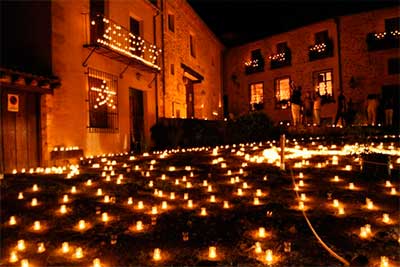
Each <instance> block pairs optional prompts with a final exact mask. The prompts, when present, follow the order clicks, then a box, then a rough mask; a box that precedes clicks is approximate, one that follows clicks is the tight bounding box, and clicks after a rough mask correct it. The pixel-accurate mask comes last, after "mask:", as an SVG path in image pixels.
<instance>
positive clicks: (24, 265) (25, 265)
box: [21, 259, 29, 267]
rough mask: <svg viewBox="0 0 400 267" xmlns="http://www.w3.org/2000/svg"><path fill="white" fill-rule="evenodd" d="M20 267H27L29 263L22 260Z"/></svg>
mask: <svg viewBox="0 0 400 267" xmlns="http://www.w3.org/2000/svg"><path fill="white" fill-rule="evenodd" d="M21 267H29V261H28V260H27V259H22V260H21Z"/></svg>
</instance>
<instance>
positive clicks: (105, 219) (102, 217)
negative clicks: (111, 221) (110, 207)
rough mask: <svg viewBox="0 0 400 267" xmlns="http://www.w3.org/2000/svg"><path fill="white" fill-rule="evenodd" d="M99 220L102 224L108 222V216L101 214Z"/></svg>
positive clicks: (105, 213) (104, 213)
mask: <svg viewBox="0 0 400 267" xmlns="http://www.w3.org/2000/svg"><path fill="white" fill-rule="evenodd" d="M101 220H102V221H103V222H108V214H107V212H103V213H102V214H101Z"/></svg>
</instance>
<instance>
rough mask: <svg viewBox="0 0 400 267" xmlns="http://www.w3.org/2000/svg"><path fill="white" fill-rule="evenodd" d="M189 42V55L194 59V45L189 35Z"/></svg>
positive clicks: (192, 38) (191, 36)
mask: <svg viewBox="0 0 400 267" xmlns="http://www.w3.org/2000/svg"><path fill="white" fill-rule="evenodd" d="M189 38H190V39H189V42H190V44H189V45H190V55H191V56H192V57H196V49H195V45H194V37H193V35H189Z"/></svg>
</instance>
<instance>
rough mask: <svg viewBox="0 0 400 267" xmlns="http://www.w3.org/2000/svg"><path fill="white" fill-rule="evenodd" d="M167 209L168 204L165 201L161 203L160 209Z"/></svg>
mask: <svg viewBox="0 0 400 267" xmlns="http://www.w3.org/2000/svg"><path fill="white" fill-rule="evenodd" d="M167 208H168V203H167V201H163V202H162V204H161V209H163V210H166V209H167Z"/></svg>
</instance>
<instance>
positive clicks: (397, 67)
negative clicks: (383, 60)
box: [388, 57, 400, 74]
mask: <svg viewBox="0 0 400 267" xmlns="http://www.w3.org/2000/svg"><path fill="white" fill-rule="evenodd" d="M388 73H389V74H399V73H400V58H398V57H397V58H390V59H389V60H388Z"/></svg>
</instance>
